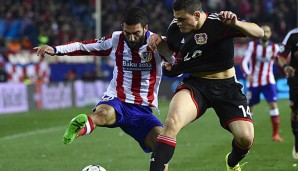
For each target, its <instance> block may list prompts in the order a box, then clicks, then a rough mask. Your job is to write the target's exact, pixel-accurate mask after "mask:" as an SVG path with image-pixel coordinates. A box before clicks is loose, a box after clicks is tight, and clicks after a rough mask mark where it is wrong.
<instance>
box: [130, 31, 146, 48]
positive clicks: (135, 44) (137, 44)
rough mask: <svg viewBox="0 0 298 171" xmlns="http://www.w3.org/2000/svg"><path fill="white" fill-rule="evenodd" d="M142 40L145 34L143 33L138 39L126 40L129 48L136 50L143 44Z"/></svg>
mask: <svg viewBox="0 0 298 171" xmlns="http://www.w3.org/2000/svg"><path fill="white" fill-rule="evenodd" d="M144 40H145V34H143V36H142V37H140V39H139V40H138V41H127V44H128V46H129V48H130V49H134V50H136V49H139V48H140V47H141V46H142V45H143V43H144Z"/></svg>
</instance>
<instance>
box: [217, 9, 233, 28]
mask: <svg viewBox="0 0 298 171" xmlns="http://www.w3.org/2000/svg"><path fill="white" fill-rule="evenodd" d="M218 16H219V18H220V19H221V21H222V22H223V23H225V24H227V25H236V22H237V21H238V19H237V15H236V14H235V13H233V12H231V11H221V12H220V13H219V14H218Z"/></svg>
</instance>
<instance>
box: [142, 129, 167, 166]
mask: <svg viewBox="0 0 298 171" xmlns="http://www.w3.org/2000/svg"><path fill="white" fill-rule="evenodd" d="M161 129H162V127H161V126H156V127H154V128H153V129H152V130H151V131H150V132H149V134H148V135H147V136H146V138H145V146H146V147H147V148H149V149H152V150H154V144H155V140H156V138H157V136H158V135H159V134H160V132H161ZM168 167H169V165H168V164H165V168H164V171H168Z"/></svg>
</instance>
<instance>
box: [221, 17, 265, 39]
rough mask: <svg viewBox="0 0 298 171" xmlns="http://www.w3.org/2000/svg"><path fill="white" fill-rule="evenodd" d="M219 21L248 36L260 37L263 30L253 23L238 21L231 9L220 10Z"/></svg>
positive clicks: (262, 34)
mask: <svg viewBox="0 0 298 171" xmlns="http://www.w3.org/2000/svg"><path fill="white" fill-rule="evenodd" d="M219 18H220V19H221V21H222V22H223V23H225V24H227V25H230V26H232V27H235V28H237V29H238V30H240V31H241V32H242V33H244V34H245V35H246V36H248V37H252V38H262V37H263V36H264V30H263V29H262V28H261V27H259V26H258V25H257V24H255V23H251V22H244V21H239V20H238V19H237V15H236V14H235V13H233V12H231V11H221V12H220V13H219Z"/></svg>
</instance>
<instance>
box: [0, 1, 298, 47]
mask: <svg viewBox="0 0 298 171" xmlns="http://www.w3.org/2000/svg"><path fill="white" fill-rule="evenodd" d="M95 1H96V0H51V1H43V0H1V1H0V50H6V49H9V50H11V51H18V50H19V49H31V48H32V47H35V46H38V45H42V44H50V45H57V44H61V43H65V42H68V41H73V40H85V39H92V38H95V25H96V22H95V15H96V13H95ZM202 2H203V4H204V6H203V8H204V10H205V11H220V10H231V11H233V12H235V13H236V14H237V15H238V16H239V18H242V19H244V20H246V21H253V22H256V23H264V22H266V23H269V24H271V25H272V26H273V32H274V34H273V36H272V39H273V40H275V41H277V42H280V41H281V40H282V38H283V37H284V35H285V34H286V32H287V31H289V30H290V29H292V28H294V27H296V26H297V2H296V0H287V1H285V0H202ZM101 4H102V12H101V13H102V35H106V34H109V33H111V32H112V31H114V30H120V29H121V17H122V14H123V11H124V10H125V9H126V8H127V7H129V6H141V7H143V8H145V9H146V11H147V12H148V13H149V17H150V20H149V21H150V23H149V24H150V25H149V28H150V30H152V31H154V32H157V33H165V32H166V29H167V26H168V24H169V22H170V21H171V20H172V18H173V17H172V10H171V5H172V0H150V1H149V0H125V1H124V0H109V1H104V0H102V2H101Z"/></svg>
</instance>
